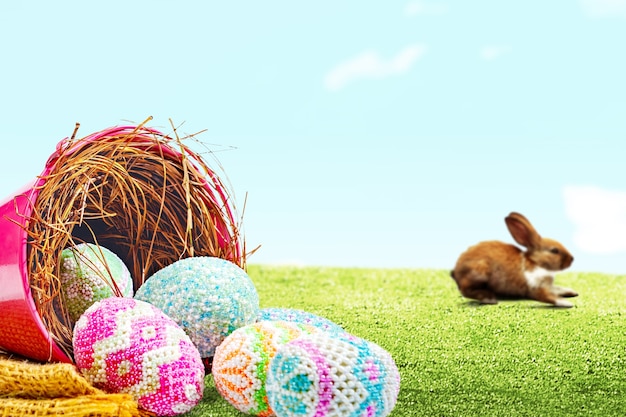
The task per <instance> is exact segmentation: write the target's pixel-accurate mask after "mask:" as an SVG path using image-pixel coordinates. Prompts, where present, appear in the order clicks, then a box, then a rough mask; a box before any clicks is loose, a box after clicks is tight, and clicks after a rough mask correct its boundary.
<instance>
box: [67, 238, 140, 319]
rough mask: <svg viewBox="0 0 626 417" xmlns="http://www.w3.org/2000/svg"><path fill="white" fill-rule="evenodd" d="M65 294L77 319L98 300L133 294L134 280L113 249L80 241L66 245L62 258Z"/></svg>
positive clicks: (71, 311) (68, 306)
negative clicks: (73, 244) (69, 245)
mask: <svg viewBox="0 0 626 417" xmlns="http://www.w3.org/2000/svg"><path fill="white" fill-rule="evenodd" d="M60 268H61V271H60V275H59V280H60V281H61V294H62V297H63V301H64V306H65V308H67V311H68V313H69V315H70V318H71V319H72V321H73V322H75V321H76V320H78V318H79V317H80V316H81V314H83V313H84V312H85V310H87V308H89V306H91V305H92V304H93V303H95V302H96V301H99V300H102V299H104V298H108V297H113V296H124V297H132V296H133V280H132V278H131V276H130V271H129V270H128V268H127V267H126V265H125V264H124V262H122V260H121V259H120V258H119V257H118V256H117V255H116V254H115V253H113V252H111V251H110V250H109V249H107V248H105V247H102V246H98V245H95V244H93V243H80V244H78V245H75V246H72V247H69V248H66V249H64V250H63V251H62V252H61V262H60Z"/></svg>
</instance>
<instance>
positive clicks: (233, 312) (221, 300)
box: [135, 256, 259, 358]
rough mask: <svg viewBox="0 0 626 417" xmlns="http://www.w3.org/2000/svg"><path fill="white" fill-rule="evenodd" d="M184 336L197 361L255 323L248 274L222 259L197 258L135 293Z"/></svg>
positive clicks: (256, 307)
mask: <svg viewBox="0 0 626 417" xmlns="http://www.w3.org/2000/svg"><path fill="white" fill-rule="evenodd" d="M135 298H136V299H138V300H142V301H146V302H148V303H150V304H152V305H154V306H156V307H157V308H159V309H160V310H161V311H163V312H164V313H165V314H166V315H168V316H169V317H171V318H172V319H173V320H174V321H175V322H176V323H178V325H179V326H181V327H182V328H183V329H184V330H185V332H186V333H187V334H188V335H189V337H190V338H191V340H192V341H193V343H194V344H195V345H196V347H197V348H198V350H199V351H200V355H201V356H202V358H210V357H212V356H213V355H214V354H215V348H216V347H217V346H218V345H219V344H220V343H222V341H223V340H224V338H225V337H226V336H228V335H229V334H231V333H232V332H233V331H234V330H235V329H238V328H240V327H243V326H246V325H248V324H251V323H254V322H256V319H257V316H258V314H259V296H258V294H257V291H256V287H255V286H254V284H253V283H252V280H251V279H250V277H249V276H248V274H247V273H246V272H245V271H244V270H243V269H242V268H240V267H239V266H237V265H235V264H234V263H232V262H230V261H227V260H225V259H221V258H216V257H210V256H197V257H190V258H185V259H181V260H179V261H176V262H174V263H173V264H171V265H168V266H166V267H165V268H163V269H160V270H159V271H157V272H156V273H154V274H153V275H152V276H151V277H149V278H148V279H147V280H146V282H145V283H144V284H143V285H142V286H141V287H140V288H139V289H138V290H137V293H136V294H135Z"/></svg>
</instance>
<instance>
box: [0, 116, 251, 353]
mask: <svg viewBox="0 0 626 417" xmlns="http://www.w3.org/2000/svg"><path fill="white" fill-rule="evenodd" d="M120 137H124V138H125V139H124V140H126V141H127V142H125V145H124V147H126V148H127V147H129V146H130V147H136V148H137V149H139V148H141V149H142V150H144V151H145V150H148V151H149V152H153V153H154V154H155V155H157V156H159V157H162V158H171V159H172V160H174V161H177V160H179V159H180V158H181V155H183V153H184V154H185V155H184V158H186V159H185V160H187V161H189V163H190V164H191V166H193V167H195V168H196V169H197V172H200V173H203V175H204V176H203V179H202V181H201V182H200V185H199V186H200V187H203V188H204V189H205V190H203V192H204V195H206V196H207V197H206V200H207V201H208V202H209V203H210V204H212V205H213V206H214V207H215V211H214V212H212V214H211V216H210V217H211V219H210V220H211V221H212V222H213V223H214V226H215V230H216V231H217V232H216V244H217V245H218V246H219V248H220V250H223V251H222V252H221V254H222V256H221V257H223V258H226V259H228V260H230V261H233V262H234V263H236V264H238V265H240V266H241V267H245V253H244V245H243V242H242V240H241V239H240V236H239V232H238V227H237V222H236V219H235V216H234V208H233V207H232V206H231V203H232V202H231V201H230V198H229V195H228V193H227V192H226V190H225V187H224V186H223V185H222V183H221V181H220V179H219V178H218V176H217V175H216V174H215V173H214V172H213V171H212V170H210V169H208V167H207V165H206V164H205V163H204V162H203V161H202V160H201V159H200V158H199V157H198V156H197V155H196V154H194V153H193V152H191V151H190V150H189V149H188V148H186V147H184V148H181V147H179V149H176V148H175V147H174V146H173V145H176V144H179V145H180V139H173V138H170V137H168V136H165V135H163V134H161V133H160V132H158V131H156V130H154V129H151V128H147V127H144V126H121V127H113V128H109V129H106V130H103V131H101V132H98V133H94V134H92V135H89V136H87V137H85V138H82V139H78V140H74V139H67V138H66V139H64V140H62V141H61V142H59V144H58V145H57V149H56V151H55V152H54V153H53V154H52V155H51V156H50V158H49V160H48V162H47V163H46V166H45V169H44V170H43V173H42V174H41V175H40V176H39V177H38V178H37V180H36V181H35V182H34V183H33V185H32V186H30V187H26V189H25V190H24V191H22V192H19V193H17V194H16V195H15V196H13V197H10V198H8V199H7V200H6V201H4V202H3V203H2V204H1V205H0V349H2V350H5V351H8V352H13V353H16V354H19V355H21V356H24V357H26V358H30V359H34V360H37V361H42V362H46V361H53V362H73V359H72V357H71V353H69V352H67V350H64V349H61V348H60V346H59V344H58V343H57V342H56V339H57V338H55V335H54V334H53V332H52V330H51V329H50V328H48V327H47V325H46V323H45V320H43V319H42V317H41V313H40V312H39V310H38V305H37V301H36V300H35V299H34V297H33V291H32V288H31V281H30V274H31V270H30V269H31V266H32V265H31V264H32V261H29V257H28V250H29V239H31V238H32V237H30V236H29V223H30V222H33V221H36V220H35V216H34V209H35V207H36V204H35V203H36V202H37V199H38V198H40V190H41V187H42V186H43V185H45V183H46V179H47V178H49V177H48V176H49V175H51V174H53V173H54V172H55V169H56V168H57V161H59V158H60V157H61V156H62V157H64V158H66V160H67V157H68V156H71V155H72V154H73V153H74V152H79V151H80V150H81V149H84V147H86V146H90V144H91V143H94V142H96V141H109V140H112V138H116V139H119V138H120ZM199 167H202V170H201V169H199ZM207 201H203V203H206V202H207ZM57 203H58V202H57ZM62 203H63V202H61V204H62ZM165 204H167V201H166V202H165ZM215 213H217V214H215ZM197 255H212V256H217V255H215V254H211V253H206V251H205V253H198V254H197ZM186 256H189V255H186ZM136 289H137V288H135V290H136Z"/></svg>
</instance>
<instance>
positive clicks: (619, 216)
mask: <svg viewBox="0 0 626 417" xmlns="http://www.w3.org/2000/svg"><path fill="white" fill-rule="evenodd" d="M563 196H564V199H565V210H566V214H567V216H568V217H569V219H570V220H571V221H572V222H573V223H574V225H575V226H576V230H575V231H574V243H575V244H576V245H577V246H578V247H579V248H580V249H581V250H583V251H585V252H589V253H606V254H608V253H617V252H626V192H624V191H612V190H605V189H602V188H598V187H592V186H568V187H565V188H564V190H563Z"/></svg>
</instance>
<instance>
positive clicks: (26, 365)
mask: <svg viewBox="0 0 626 417" xmlns="http://www.w3.org/2000/svg"><path fill="white" fill-rule="evenodd" d="M153 415H154V414H152V413H148V412H146V411H143V410H140V409H139V408H138V406H137V403H136V402H135V401H134V400H133V399H132V397H131V396H130V395H128V394H106V393H105V392H103V391H101V390H99V389H97V388H94V387H93V386H92V385H91V384H89V382H87V380H86V379H85V378H83V377H82V375H80V373H79V372H78V371H77V369H76V368H75V367H74V366H73V365H71V364H68V363H54V364H43V365H42V364H36V363H32V362H26V361H23V360H17V359H8V358H7V357H6V356H3V355H1V354H0V416H2V417H9V416H10V417H19V416H34V417H39V416H65V417H87V416H91V417H147V416H153Z"/></svg>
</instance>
